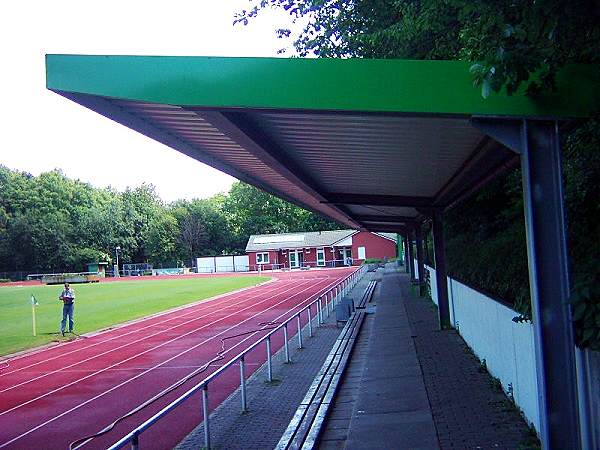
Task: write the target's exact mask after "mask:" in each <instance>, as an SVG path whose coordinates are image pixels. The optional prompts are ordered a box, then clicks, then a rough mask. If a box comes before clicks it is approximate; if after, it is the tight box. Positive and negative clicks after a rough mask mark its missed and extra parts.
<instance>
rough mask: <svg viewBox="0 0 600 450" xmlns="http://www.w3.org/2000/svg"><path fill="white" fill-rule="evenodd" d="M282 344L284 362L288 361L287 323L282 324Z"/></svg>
mask: <svg viewBox="0 0 600 450" xmlns="http://www.w3.org/2000/svg"><path fill="white" fill-rule="evenodd" d="M283 345H284V347H285V362H286V363H289V362H290V343H289V342H288V329H287V323H286V324H284V325H283Z"/></svg>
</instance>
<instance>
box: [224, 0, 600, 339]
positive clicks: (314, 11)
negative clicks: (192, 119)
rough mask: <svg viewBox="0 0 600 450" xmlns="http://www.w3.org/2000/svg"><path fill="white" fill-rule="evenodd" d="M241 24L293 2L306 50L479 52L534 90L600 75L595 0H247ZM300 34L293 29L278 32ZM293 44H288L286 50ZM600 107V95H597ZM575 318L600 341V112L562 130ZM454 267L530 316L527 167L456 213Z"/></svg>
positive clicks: (477, 75)
mask: <svg viewBox="0 0 600 450" xmlns="http://www.w3.org/2000/svg"><path fill="white" fill-rule="evenodd" d="M248 5H249V6H248V8H247V9H245V10H243V11H240V12H239V13H238V14H237V17H236V18H235V21H234V23H242V24H243V23H247V22H248V21H249V20H252V18H253V17H255V16H256V15H257V14H260V12H261V10H263V9H265V8H283V9H285V10H287V11H288V12H289V14H290V15H291V16H292V17H293V18H296V19H301V20H303V21H304V23H305V24H306V25H305V27H304V29H303V30H302V31H301V32H300V34H299V35H297V36H294V37H295V42H294V47H295V49H296V51H297V53H299V54H300V55H302V56H308V55H313V56H317V57H328V58H339V57H360V58H402V59H448V60H465V61H470V62H471V63H472V65H471V74H472V77H473V82H474V85H475V86H477V87H478V88H479V89H480V90H481V95H482V96H483V97H484V98H487V96H488V95H489V94H490V92H491V91H501V90H505V91H506V92H507V93H508V94H512V93H514V92H516V91H517V90H522V91H524V92H526V93H527V95H530V96H535V95H537V94H538V93H539V92H540V91H542V90H543V91H547V90H552V89H553V88H554V84H555V77H556V75H557V73H558V72H559V70H560V69H561V68H563V67H565V66H566V65H568V64H571V63H586V64H592V65H593V66H595V68H596V70H597V73H598V77H599V78H600V64H599V63H600V3H598V2H597V1H594V0H541V1H530V0H513V1H510V2H507V1H504V0H444V1H440V0H301V1H300V0H248ZM276 32H277V33H278V34H279V35H280V36H290V35H291V31H290V30H289V29H279V30H277V31H276ZM285 51H286V49H282V52H285ZM598 111H599V113H600V105H598ZM562 148H563V163H564V174H565V183H566V206H567V216H568V217H567V218H568V221H567V222H568V239H569V244H570V253H571V255H570V256H571V278H572V279H571V282H572V285H573V296H572V301H573V302H574V319H575V321H576V322H577V325H578V326H577V327H576V332H577V339H578V342H579V344H581V345H584V346H589V347H591V348H594V349H596V350H600V264H599V263H598V262H599V261H598V259H599V258H598V256H599V255H600V114H597V115H596V116H595V117H592V118H590V119H589V120H587V121H581V122H580V123H578V124H576V125H575V126H574V127H573V128H571V129H570V130H568V131H567V132H566V134H565V135H563V136H562ZM446 233H447V238H446V242H447V248H446V252H447V256H448V265H449V272H450V274H451V275H453V276H454V277H456V278H458V279H460V280H463V281H465V282H467V283H468V284H470V285H472V286H475V287H479V288H485V290H487V291H492V293H494V294H495V295H496V296H498V297H501V298H503V299H504V300H506V301H509V302H512V303H513V304H514V305H515V307H516V308H517V309H518V310H519V311H521V312H523V313H525V314H528V313H529V310H530V300H529V286H528V274H527V258H526V248H525V227H524V218H523V204H522V190H521V178H520V173H519V170H518V169H517V170H516V172H513V173H510V174H508V175H506V176H504V177H503V178H501V179H498V180H496V181H494V182H493V183H492V184H490V185H489V186H487V187H486V188H485V189H484V190H482V191H481V192H479V193H478V194H477V195H475V196H474V197H472V198H470V199H469V200H468V201H466V202H464V203H462V204H461V205H459V206H458V207H457V208H455V209H454V210H453V211H452V212H451V214H449V216H448V218H447V230H446Z"/></svg>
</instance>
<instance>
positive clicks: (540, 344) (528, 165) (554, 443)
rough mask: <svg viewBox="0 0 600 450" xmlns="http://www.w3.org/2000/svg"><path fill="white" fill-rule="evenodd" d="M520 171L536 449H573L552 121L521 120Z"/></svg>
mask: <svg viewBox="0 0 600 450" xmlns="http://www.w3.org/2000/svg"><path fill="white" fill-rule="evenodd" d="M521 167H522V174H523V197H524V203H525V226H526V231H527V258H528V262H529V288H530V293H531V305H532V310H533V326H534V338H535V350H536V362H537V377H538V396H539V405H540V422H541V429H540V430H539V431H540V436H541V439H542V447H543V448H544V449H546V450H549V449H558V448H569V449H574V450H576V449H580V448H581V442H580V437H579V415H578V403H577V390H576V388H577V384H576V376H575V343H574V338H573V324H572V322H571V308H570V306H569V303H568V302H569V272H568V260H567V241H566V236H565V223H564V222H565V221H564V217H565V213H564V206H563V185H562V166H561V154H560V142H559V135H558V126H557V124H556V122H549V121H525V120H524V121H523V122H522V125H521Z"/></svg>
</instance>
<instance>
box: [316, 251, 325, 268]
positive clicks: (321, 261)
mask: <svg viewBox="0 0 600 450" xmlns="http://www.w3.org/2000/svg"><path fill="white" fill-rule="evenodd" d="M324 265H325V249H323V248H318V249H317V266H321V267H323V266H324Z"/></svg>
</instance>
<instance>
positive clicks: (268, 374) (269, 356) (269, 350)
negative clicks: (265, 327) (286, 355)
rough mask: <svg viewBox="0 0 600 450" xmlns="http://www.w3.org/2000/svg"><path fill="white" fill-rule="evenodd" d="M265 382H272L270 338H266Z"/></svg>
mask: <svg viewBox="0 0 600 450" xmlns="http://www.w3.org/2000/svg"><path fill="white" fill-rule="evenodd" d="M267 381H268V382H269V383H270V382H271V381H273V365H272V363H271V336H269V337H268V338H267Z"/></svg>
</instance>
